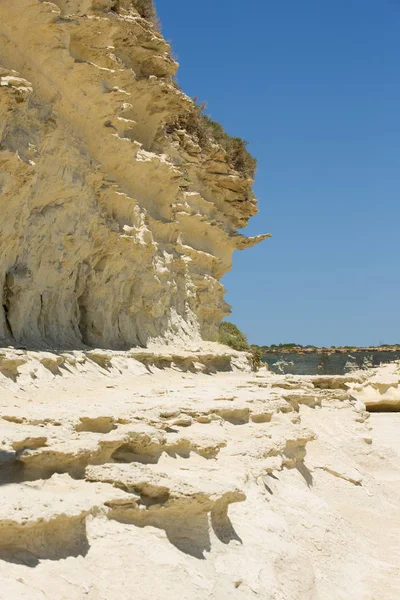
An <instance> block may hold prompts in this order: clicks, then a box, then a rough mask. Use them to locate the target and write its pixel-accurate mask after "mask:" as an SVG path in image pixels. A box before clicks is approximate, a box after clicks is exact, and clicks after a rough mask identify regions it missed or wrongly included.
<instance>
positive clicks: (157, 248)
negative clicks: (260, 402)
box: [0, 0, 265, 348]
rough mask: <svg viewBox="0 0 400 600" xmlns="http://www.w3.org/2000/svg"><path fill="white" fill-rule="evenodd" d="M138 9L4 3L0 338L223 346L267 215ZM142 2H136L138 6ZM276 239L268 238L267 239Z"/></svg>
mask: <svg viewBox="0 0 400 600" xmlns="http://www.w3.org/2000/svg"><path fill="white" fill-rule="evenodd" d="M134 4H135V3H133V2H132V1H128V0H54V2H46V1H42V0H13V1H12V2H6V1H1V2H0V211H1V221H0V291H1V292H0V293H1V295H2V302H1V304H0V343H2V344H7V343H15V342H16V343H18V344H24V345H36V346H38V347H43V346H47V347H48V346H51V347H56V346H57V347H60V346H62V347H79V345H82V343H83V344H87V345H92V346H97V347H113V348H124V347H131V346H134V345H141V346H145V345H147V344H148V342H149V341H150V340H154V339H157V338H163V339H164V340H176V339H180V340H182V339H185V338H186V339H187V338H188V337H190V338H191V339H193V338H197V339H200V337H201V338H205V339H209V340H214V339H216V336H217V328H218V324H219V322H220V320H221V318H222V317H223V316H224V315H226V314H227V312H228V310H227V305H226V303H225V302H224V300H223V294H224V290H223V287H222V285H221V284H220V282H219V279H220V278H221V276H222V275H223V274H224V273H225V272H226V271H227V270H228V269H229V268H230V266H231V257H232V252H233V251H234V250H235V249H236V248H245V247H247V246H250V245H252V244H254V243H256V242H258V241H259V240H260V239H262V237H263V236H260V237H258V238H254V239H247V238H245V237H244V236H242V235H240V234H238V233H237V229H238V228H241V227H243V226H244V225H245V224H246V223H247V221H248V219H249V217H250V216H251V215H253V214H255V212H256V201H255V200H254V198H253V196H252V194H251V183H252V181H251V179H249V178H247V177H245V176H243V175H242V174H240V173H238V172H237V171H235V170H234V169H233V167H232V165H231V164H229V160H228V158H227V154H226V152H225V151H224V150H223V149H222V148H221V147H220V146H218V145H216V144H211V146H210V148H209V149H208V150H207V151H203V150H202V149H201V148H200V146H199V145H198V144H197V142H196V139H195V138H194V137H193V136H190V135H188V134H187V132H186V131H185V130H176V129H174V128H172V129H171V128H168V127H166V124H168V123H170V122H171V121H174V119H176V118H177V117H179V116H180V115H183V114H185V112H187V111H188V110H190V109H191V107H192V105H193V103H192V101H191V100H190V99H189V98H188V97H187V96H186V95H185V94H184V93H182V92H181V91H179V89H178V88H177V86H176V85H175V84H174V82H173V80H172V76H173V75H174V73H175V71H176V69H177V63H176V62H175V61H174V60H173V59H172V58H171V54H170V47H169V45H168V44H167V43H166V42H165V40H164V39H163V37H162V36H161V35H160V34H159V33H158V32H157V31H156V30H155V28H154V27H153V26H152V25H151V23H150V22H149V21H147V20H146V19H143V18H141V17H140V16H139V14H138V12H137V11H136V10H135V8H134V6H133V5H134ZM136 4H137V3H136ZM264 237H265V236H264Z"/></svg>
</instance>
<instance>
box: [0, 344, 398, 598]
mask: <svg viewBox="0 0 400 600" xmlns="http://www.w3.org/2000/svg"><path fill="white" fill-rule="evenodd" d="M172 354H174V353H172ZM178 354H179V353H178V352H175V361H176V362H175V363H174V362H172V363H171V364H169V365H167V367H164V368H160V363H159V360H160V355H163V356H164V358H165V352H164V353H163V352H162V351H161V349H159V351H158V352H156V353H154V356H153V359H151V356H150V352H147V356H146V360H145V362H139V361H138V360H136V359H135V358H134V357H133V356H132V355H131V354H129V353H126V354H124V353H122V352H108V353H107V352H104V351H102V352H100V351H93V352H92V355H91V354H90V352H89V353H87V354H85V353H70V354H68V353H67V354H65V353H64V354H63V355H60V354H53V353H51V352H47V353H41V352H36V353H34V352H24V351H14V350H11V349H9V350H7V351H4V352H3V356H2V359H1V360H0V442H1V451H0V460H1V469H0V478H1V488H0V490H1V498H2V502H1V506H0V598H1V600H9V599H14V598H15V599H19V598H26V599H29V600H31V599H34V600H36V599H47V598H48V599H49V600H50V599H51V600H66V599H68V600H69V599H77V600H80V599H84V598H90V599H93V600H98V599H104V600H113V599H117V598H118V599H122V598H123V599H126V600H131V599H132V598H138V599H142V598H143V599H145V598H146V599H147V598H149V597H150V598H154V599H160V600H161V599H162V600H165V598H171V599H172V598H176V597H179V598H188V599H190V600H192V599H199V600H200V599H201V600H203V599H205V598H208V599H210V600H211V599H214V598H218V599H224V598H227V597H230V596H232V597H237V598H263V599H264V598H265V599H271V600H272V599H288V598H290V599H293V600H299V599H301V600H303V599H304V600H308V599H314V598H321V599H328V598H329V599H343V600H344V599H346V600H347V599H349V598H351V599H355V600H356V599H357V600H375V599H376V598H382V599H384V600H394V599H396V598H398V589H399V586H400V569H399V566H400V545H399V541H398V540H399V536H400V508H399V507H400V471H399V466H398V465H399V459H400V444H399V436H398V428H399V426H400V420H399V419H398V418H397V417H398V416H400V414H399V413H395V412H390V413H387V412H376V406H377V405H379V402H380V400H381V399H382V397H384V398H385V400H384V402H385V406H386V405H387V400H388V398H389V397H390V398H392V399H393V398H394V397H395V394H396V393H397V390H398V384H399V380H400V369H399V365H398V364H395V365H391V366H389V367H384V368H381V369H379V370H375V371H367V372H357V373H354V374H352V375H349V376H340V377H339V376H337V377H335V376H332V377H326V376H314V377H300V376H290V375H286V376H280V375H272V374H270V373H268V372H267V371H265V370H262V371H260V372H258V373H250V372H243V371H239V370H237V369H235V366H231V367H229V368H230V369H231V370H230V371H224V372H221V371H219V372H216V371H217V370H216V369H215V370H214V372H212V371H211V370H210V363H208V364H207V367H206V368H205V367H204V364H203V371H205V372H198V373H194V372H190V371H188V370H187V367H188V364H189V366H190V364H191V365H192V368H193V365H194V364H198V363H196V360H195V359H194V358H193V356H192V359H191V360H192V362H191V363H188V362H187V356H186V357H185V361H183V362H182V361H181V362H179V361H178V358H177V356H178ZM100 357H101V360H100ZM141 358H142V360H144V359H143V357H141ZM196 359H199V356H198V355H197V356H196ZM236 360H238V359H237V357H236ZM217 363H218V361H217ZM371 390H374V393H373V392H372V391H371ZM369 404H370V405H371V406H372V409H373V410H374V411H375V412H371V413H369V412H367V411H366V405H367V408H368V405H369Z"/></svg>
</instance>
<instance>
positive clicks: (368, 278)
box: [156, 0, 400, 346]
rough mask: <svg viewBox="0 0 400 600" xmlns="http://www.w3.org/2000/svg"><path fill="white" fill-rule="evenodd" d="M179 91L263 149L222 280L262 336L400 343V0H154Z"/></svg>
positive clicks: (238, 319)
mask: <svg viewBox="0 0 400 600" xmlns="http://www.w3.org/2000/svg"><path fill="white" fill-rule="evenodd" d="M156 4H157V9H158V13H159V16H160V18H161V22H162V27H163V33H164V35H165V37H166V38H167V39H168V40H169V41H171V42H172V45H173V48H174V52H175V54H176V56H177V58H178V61H179V63H180V69H179V72H178V80H179V83H180V84H181V86H182V87H183V89H184V91H185V92H186V93H188V94H189V95H190V96H197V97H198V99H199V100H200V101H203V100H205V101H206V102H207V104H208V112H209V114H210V115H211V116H212V118H214V119H215V120H217V121H219V122H221V123H222V124H223V125H224V127H225V129H226V130H227V131H228V133H231V134H233V135H238V136H241V137H243V138H245V139H246V140H248V141H249V142H250V144H249V149H250V151H251V152H252V153H253V154H254V155H255V156H256V157H257V159H258V170H257V175H256V184H255V191H256V194H257V196H258V198H259V214H258V215H257V216H256V217H254V218H253V219H252V220H251V222H250V225H249V226H248V227H247V228H246V230H245V233H248V234H249V235H254V234H257V233H263V232H267V231H268V232H271V233H272V234H273V237H272V239H270V240H267V241H265V242H263V243H262V244H261V245H259V246H257V247H255V248H253V249H251V250H246V251H244V252H235V254H234V261H233V269H232V271H231V272H230V273H228V274H227V275H226V276H225V277H224V279H223V282H224V284H225V286H226V287H227V289H228V293H227V295H226V299H227V301H228V302H229V304H231V305H232V315H231V317H230V318H229V320H231V321H233V322H234V323H236V324H237V325H238V326H239V327H240V328H241V329H242V330H243V331H244V332H245V333H247V335H248V338H249V341H250V342H252V343H258V344H271V343H281V342H297V343H302V344H315V345H328V346H330V345H335V346H338V345H350V344H356V345H367V344H379V343H397V342H398V343H400V316H399V315H400V276H399V275H400V273H399V271H400V269H399V267H400V202H399V200H400V197H399V196H400V73H399V71H400V0H301V1H300V0H252V2H244V1H243V0H241V1H239V0H202V2H192V1H190V0H158V2H156Z"/></svg>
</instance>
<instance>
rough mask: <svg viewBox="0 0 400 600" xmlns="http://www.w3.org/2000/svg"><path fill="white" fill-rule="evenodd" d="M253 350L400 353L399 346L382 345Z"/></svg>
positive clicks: (267, 351) (286, 345)
mask: <svg viewBox="0 0 400 600" xmlns="http://www.w3.org/2000/svg"><path fill="white" fill-rule="evenodd" d="M251 347H252V348H254V349H257V348H258V349H259V350H261V352H262V353H263V354H264V353H268V354H311V353H316V354H335V353H337V354H349V353H350V352H351V353H358V352H400V344H394V345H383V346H365V347H359V346H340V347H337V348H336V347H334V346H331V347H329V348H318V347H317V346H300V345H297V344H282V345H272V346H257V345H256V344H252V345H251Z"/></svg>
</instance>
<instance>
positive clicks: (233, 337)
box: [219, 321, 250, 351]
mask: <svg viewBox="0 0 400 600" xmlns="http://www.w3.org/2000/svg"><path fill="white" fill-rule="evenodd" d="M219 341H220V343H221V344H225V346H229V347H230V348H233V349H234V350H239V351H243V350H249V349H250V347H249V343H248V341H247V337H246V336H245V335H244V333H242V332H241V331H240V329H239V328H238V327H236V325H234V324H233V323H230V322H229V321H223V322H222V323H221V325H220V326H219Z"/></svg>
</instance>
